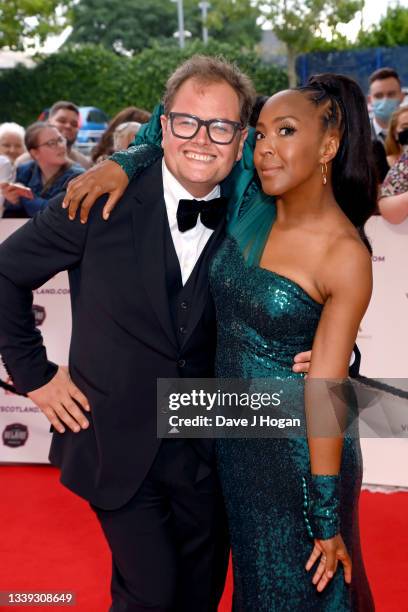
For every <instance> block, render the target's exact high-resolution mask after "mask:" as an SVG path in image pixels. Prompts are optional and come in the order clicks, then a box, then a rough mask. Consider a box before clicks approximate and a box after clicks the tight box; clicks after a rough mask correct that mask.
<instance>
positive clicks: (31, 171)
mask: <svg viewBox="0 0 408 612" xmlns="http://www.w3.org/2000/svg"><path fill="white" fill-rule="evenodd" d="M25 145H26V148H27V151H28V152H29V154H30V159H31V161H28V162H27V163H25V164H21V165H20V166H18V168H17V174H16V182H15V183H11V182H3V183H1V184H0V188H1V189H2V192H3V196H4V197H5V199H6V202H5V208H6V210H5V212H4V217H32V216H34V215H35V213H37V212H38V211H39V210H42V209H43V208H45V207H46V206H47V204H48V201H49V200H50V199H51V198H53V197H54V196H56V195H57V194H58V193H61V192H62V191H63V190H64V187H65V184H66V182H67V181H68V180H69V179H71V178H73V177H75V176H78V175H79V174H81V173H82V172H83V171H84V169H83V168H82V167H81V166H79V165H77V164H74V163H73V162H72V161H71V160H70V159H69V158H68V156H67V143H66V140H65V138H64V136H62V135H61V134H60V132H59V131H58V130H57V128H56V127H55V126H53V125H50V124H49V123H46V122H43V121H38V122H36V123H33V124H32V125H30V126H29V127H28V128H27V131H26V134H25Z"/></svg>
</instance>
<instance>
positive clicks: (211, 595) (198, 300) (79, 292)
mask: <svg viewBox="0 0 408 612" xmlns="http://www.w3.org/2000/svg"><path fill="white" fill-rule="evenodd" d="M251 103H252V87H251V84H250V82H249V80H248V79H247V78H246V77H245V76H244V75H242V74H241V73H240V72H239V71H238V70H237V69H236V68H234V67H232V66H231V65H229V64H227V63H225V62H221V61H219V60H215V59H213V58H193V59H192V60H189V61H187V62H186V63H185V64H184V65H182V66H181V67H180V68H179V69H178V70H177V71H176V72H175V73H174V74H173V75H172V76H171V77H170V79H169V82H168V85H167V92H166V96H165V114H164V115H163V116H162V118H161V120H162V128H163V150H164V159H163V161H161V160H159V161H157V162H156V163H155V164H154V165H153V166H151V167H149V168H147V169H146V170H145V171H144V172H143V173H142V174H141V175H140V176H139V177H138V178H136V179H134V180H133V181H132V182H131V183H130V184H129V186H128V188H127V190H126V192H125V193H124V195H123V197H122V199H121V202H120V206H118V207H117V210H116V211H115V214H114V215H112V217H111V220H110V222H109V224H107V223H106V222H105V221H104V220H103V219H102V216H101V210H102V207H103V205H104V203H105V201H106V198H100V199H99V201H98V203H97V204H96V205H95V207H94V209H93V211H92V213H91V215H90V219H89V222H88V224H86V225H85V224H81V223H80V222H79V220H75V221H74V222H71V221H69V220H68V218H67V215H66V212H65V211H64V210H63V209H62V207H61V200H62V197H61V198H56V199H54V200H53V201H51V203H50V205H49V207H48V208H47V209H46V210H45V211H43V212H42V213H40V214H38V215H37V216H36V217H35V218H33V219H32V220H30V221H29V222H28V223H27V224H26V225H24V226H23V227H22V228H21V229H20V230H19V231H17V232H16V233H15V234H14V235H12V236H11V237H10V238H9V239H8V240H7V241H6V242H5V243H3V244H2V245H1V247H0V352H1V354H2V355H3V358H4V359H5V361H6V364H7V366H8V369H9V371H10V374H11V376H12V378H13V380H14V383H15V386H16V387H17V389H18V390H19V391H21V392H26V393H27V394H28V395H29V397H30V398H31V399H32V400H33V401H34V402H35V403H36V404H37V405H38V406H39V407H40V408H41V409H42V410H43V412H44V414H45V415H46V416H47V418H48V419H49V420H50V422H51V424H52V428H53V429H54V434H53V439H52V445H51V451H50V460H51V462H52V463H53V464H54V465H57V466H60V468H61V481H62V483H63V484H64V485H66V486H67V487H68V488H69V489H71V490H72V491H74V492H75V493H77V494H78V495H80V496H81V497H83V498H85V499H87V500H89V502H90V503H91V505H92V507H93V509H94V510H95V512H96V514H97V516H98V518H99V520H100V522H101V525H102V528H103V531H104V533H105V536H106V538H107V541H108V543H109V546H110V548H111V551H112V559H113V576H112V599H113V603H112V611H114V612H139V611H142V610H149V611H150V612H165V611H166V612H167V611H173V612H192V611H194V612H209V611H215V610H216V609H217V604H218V601H219V598H220V596H221V593H222V589H223V585H224V581H225V573H226V567H227V560H228V538H227V530H226V524H225V517H224V510H223V504H222V501H221V496H220V491H219V486H218V481H217V475H216V471H215V469H214V465H213V445H212V443H211V441H208V440H207V441H199V440H179V439H178V440H164V441H160V440H158V439H157V435H156V379H157V378H159V377H161V378H177V377H191V378H199V377H211V376H212V375H213V363H214V351H215V313H214V308H213V304H212V300H211V297H210V294H209V291H208V280H207V276H208V266H209V261H210V259H211V257H212V255H213V254H214V252H215V250H216V249H217V247H218V245H219V244H220V242H221V240H222V238H223V232H224V229H223V216H224V205H225V202H223V201H222V198H221V199H220V196H221V195H222V194H221V193H220V187H219V183H220V181H222V180H223V179H224V178H225V177H226V176H227V175H228V174H229V172H230V170H231V168H232V166H233V164H234V163H235V161H236V160H237V159H239V158H240V156H241V153H242V147H243V143H244V140H245V137H246V129H245V126H246V124H247V121H248V117H249V114H250V110H251ZM191 198H194V199H198V200H200V202H199V203H197V202H187V203H186V202H184V203H182V204H181V205H179V204H178V202H179V200H186V199H190V200H191ZM209 200H213V201H212V202H211V204H208V203H207V202H208V201H209ZM200 211H201V212H200ZM61 270H68V271H69V280H70V288H71V302H72V337H71V346H70V356H69V374H68V371H67V370H66V369H64V368H62V367H58V366H57V365H55V364H54V363H52V362H50V361H49V360H48V358H47V354H46V350H45V348H44V346H43V343H42V338H41V335H40V333H39V331H38V330H36V329H35V324H34V317H33V315H32V314H31V306H32V293H31V292H32V290H33V289H35V288H36V287H39V286H40V285H42V284H43V283H44V282H45V281H46V280H48V279H49V278H51V277H52V276H53V275H55V274H56V273H57V272H59V271H61Z"/></svg>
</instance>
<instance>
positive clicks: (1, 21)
mask: <svg viewBox="0 0 408 612" xmlns="http://www.w3.org/2000/svg"><path fill="white" fill-rule="evenodd" d="M71 4H72V0H1V1H0V48H2V47H9V48H10V49H20V50H21V49H24V48H25V47H28V46H30V45H31V44H33V42H34V41H35V40H37V41H39V42H43V41H44V40H45V39H46V38H47V36H48V35H49V34H56V33H58V32H60V31H61V30H63V29H64V27H65V26H66V23H67V22H66V19H65V17H66V16H67V14H68V11H69V8H70V6H71ZM57 8H58V10H57Z"/></svg>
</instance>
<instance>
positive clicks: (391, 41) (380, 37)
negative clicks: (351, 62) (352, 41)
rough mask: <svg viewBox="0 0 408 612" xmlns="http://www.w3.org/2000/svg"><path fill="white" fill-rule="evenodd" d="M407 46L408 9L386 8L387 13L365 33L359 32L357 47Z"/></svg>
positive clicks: (398, 7)
mask: <svg viewBox="0 0 408 612" xmlns="http://www.w3.org/2000/svg"><path fill="white" fill-rule="evenodd" d="M406 44H408V8H403V7H402V6H399V5H397V6H394V7H391V6H390V7H388V9H387V13H386V14H385V16H384V17H383V18H382V19H381V20H380V22H379V23H378V24H376V25H373V26H372V27H371V28H370V29H369V30H368V31H367V32H360V34H359V36H358V39H357V42H356V46H357V47H361V48H364V47H397V46H400V45H401V46H403V45H406Z"/></svg>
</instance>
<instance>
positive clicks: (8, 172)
mask: <svg viewBox="0 0 408 612" xmlns="http://www.w3.org/2000/svg"><path fill="white" fill-rule="evenodd" d="M12 180H13V166H12V164H11V162H10V160H9V158H8V157H6V156H5V155H0V183H9V182H11V181H12ZM3 204H4V196H3V194H2V192H1V190H0V217H2V216H3Z"/></svg>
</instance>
